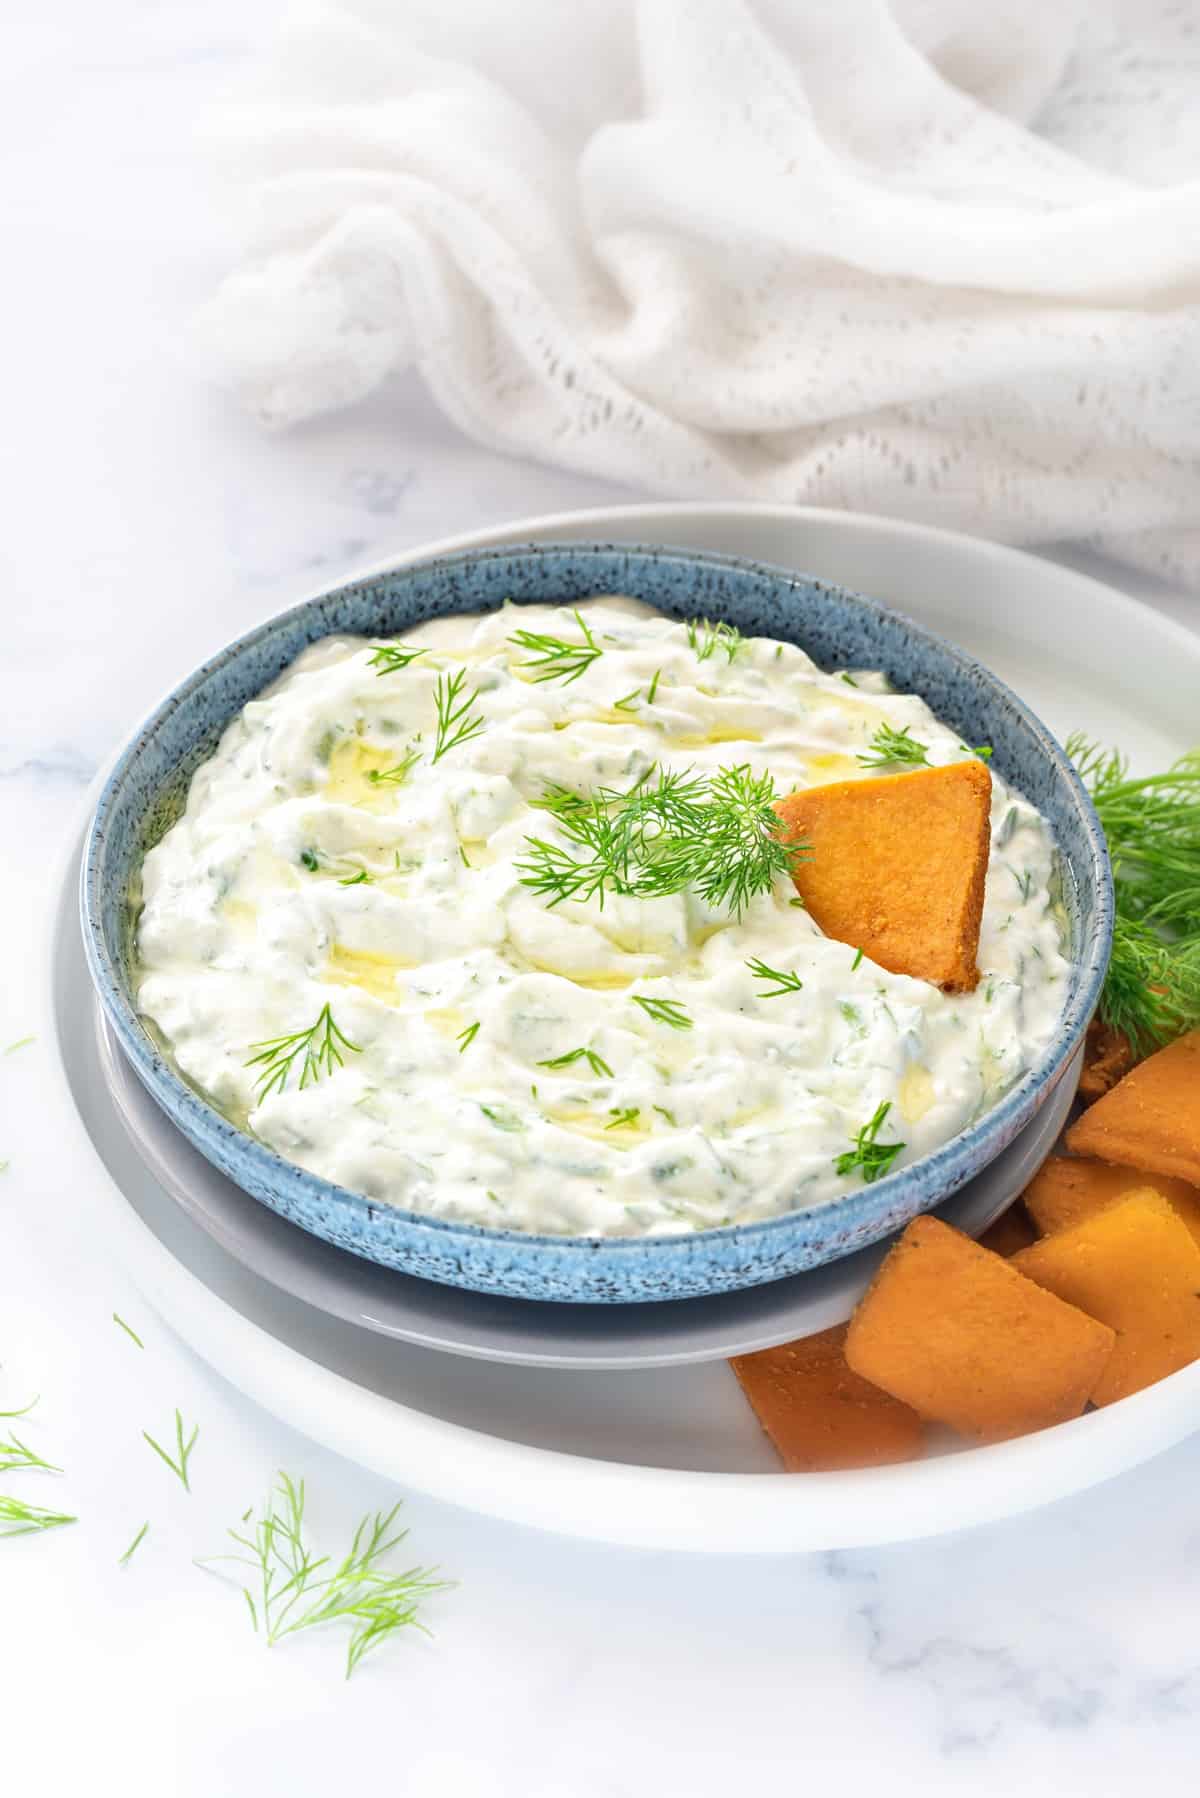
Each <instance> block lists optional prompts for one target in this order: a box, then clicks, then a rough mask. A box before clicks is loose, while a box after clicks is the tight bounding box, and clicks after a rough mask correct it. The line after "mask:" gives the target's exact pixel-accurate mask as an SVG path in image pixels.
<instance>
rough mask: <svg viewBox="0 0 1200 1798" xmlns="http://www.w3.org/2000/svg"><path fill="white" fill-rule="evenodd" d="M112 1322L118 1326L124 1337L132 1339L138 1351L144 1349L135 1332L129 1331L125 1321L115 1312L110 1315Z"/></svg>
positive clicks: (143, 1344)
mask: <svg viewBox="0 0 1200 1798" xmlns="http://www.w3.org/2000/svg"><path fill="white" fill-rule="evenodd" d="M112 1320H113V1322H114V1323H115V1324H117V1325H119V1327H120V1328H121V1329H122V1330H124V1332H125V1334H126V1336H129V1337H132V1339H133V1341H134V1342H136V1343H137V1345H138V1347H139V1348H140V1349H144V1348H145V1346H146V1345H145V1343H144V1342H143V1341H142V1339H141V1337H140V1336H139V1335H138V1333H137V1331H136V1330H131V1329H130V1327H129V1325H128V1324H127V1323H126V1322H125V1319H124V1318H123V1317H119V1316H118V1315H117V1313H116V1312H115V1311H114V1312H113V1314H112Z"/></svg>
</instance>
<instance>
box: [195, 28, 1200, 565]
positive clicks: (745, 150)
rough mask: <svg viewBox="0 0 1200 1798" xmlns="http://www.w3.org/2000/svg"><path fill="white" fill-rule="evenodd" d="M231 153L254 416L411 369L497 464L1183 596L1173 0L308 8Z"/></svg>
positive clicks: (1188, 370)
mask: <svg viewBox="0 0 1200 1798" xmlns="http://www.w3.org/2000/svg"><path fill="white" fill-rule="evenodd" d="M232 144H233V147H234V153H235V159H236V161H235V166H236V173H237V176H238V178H239V180H241V181H243V182H248V183H249V195H250V198H251V201H252V214H251V223H250V229H249V233H248V244H247V260H246V265H245V267H244V269H243V270H242V271H241V272H239V273H236V274H234V275H233V276H231V277H230V278H229V279H228V280H227V281H226V282H225V283H224V285H223V286H222V287H221V289H220V291H219V292H218V293H217V295H216V296H215V298H214V300H213V301H212V302H211V304H210V305H209V306H208V307H206V309H205V311H204V313H203V315H202V317H201V319H200V321H199V329H200V332H201V336H202V339H203V342H204V344H205V346H206V353H207V354H208V355H209V356H210V357H211V359H212V361H213V363H214V364H215V366H216V367H217V368H218V370H219V372H220V374H221V376H222V378H224V379H225V380H226V381H227V382H229V383H230V384H231V385H232V386H233V387H234V388H235V389H236V390H237V392H238V393H239V394H240V395H241V396H242V397H243V399H244V400H245V401H246V403H247V404H248V405H249V406H250V407H251V408H252V409H253V411H254V412H255V413H256V414H257V416H258V417H259V418H260V419H262V420H263V421H264V422H266V423H269V424H272V425H288V424H291V423H294V422H295V421H297V420H300V419H304V418H307V417H310V416H311V415H313V414H315V413H319V412H322V411H324V410H326V409H329V408H334V407H343V406H348V405H351V404H353V403H354V402H355V401H357V400H359V399H361V398H362V397H363V396H364V395H366V394H368V393H370V392H371V391H372V389H374V388H377V387H380V386H381V385H383V384H384V383H386V381H387V379H388V377H389V376H390V375H392V374H394V373H395V372H396V371H399V370H402V369H404V368H405V367H406V366H408V365H410V364H412V363H413V362H415V363H416V364H417V365H419V367H420V368H421V369H422V370H423V372H424V375H425V377H426V379H427V380H428V383H429V385H430V388H431V389H432V391H433V393H434V394H435V395H436V397H437V399H438V401H439V402H440V404H441V405H442V406H443V407H444V409H445V411H446V412H447V413H448V414H449V415H450V416H451V418H453V419H455V420H456V421H457V422H458V424H459V425H460V426H461V427H462V429H463V430H464V431H467V432H469V433H470V434H471V436H473V437H475V438H477V439H479V440H481V441H483V442H485V443H488V444H491V445H494V446H496V447H498V448H501V449H505V450H511V451H515V452H520V453H524V454H527V455H532V456H535V457H540V458H542V459H545V460H550V461H554V462H559V463H562V464H566V465H569V466H571V467H573V468H575V469H579V470H587V471H591V472H594V473H597V474H600V475H604V476H609V477H611V478H613V479H616V480H620V481H625V482H631V483H634V484H641V485H643V486H645V487H646V488H648V489H652V490H654V491H655V492H658V493H670V494H673V495H677V496H678V495H685V496H686V495H694V496H709V497H717V496H719V497H726V498H728V497H753V498H758V499H773V500H783V501H794V502H798V503H807V504H814V505H828V506H837V507H849V508H861V509H870V510H874V511H882V512H888V513H893V514H901V515H905V516H908V517H912V518H917V519H924V520H929V521H934V522H939V523H945V524H950V525H955V526H961V527H964V528H968V529H972V530H977V531H981V532H984V533H986V534H988V535H991V536H993V537H997V538H1001V539H1004V540H1007V541H1013V542H1031V541H1045V540H1048V539H1055V538H1085V539H1090V540H1092V541H1094V542H1096V543H1098V544H1099V545H1100V546H1102V547H1104V548H1106V549H1108V550H1110V551H1115V552H1116V553H1117V554H1119V555H1122V556H1124V557H1126V558H1128V559H1129V560H1130V561H1132V562H1134V563H1137V564H1139V565H1141V566H1143V567H1147V568H1151V569H1157V570H1159V571H1161V572H1163V573H1165V574H1168V575H1171V576H1173V577H1175V578H1177V579H1183V580H1186V581H1190V582H1193V583H1197V582H1200V4H1197V3H1196V0H1182V3H1180V0H1176V3H1174V4H1170V3H1167V0H1092V3H1091V4H1086V5H1085V4H1082V3H1079V4H1076V3H1075V0H986V3H982V0H891V3H890V4H888V3H887V0H504V3H503V4H501V3H500V0H343V3H342V4H341V5H340V6H339V7H338V8H337V9H336V10H330V11H325V12H321V13H316V14H313V15H311V16H308V17H306V19H305V20H304V21H303V23H300V24H294V25H293V26H292V27H291V28H290V29H289V35H288V38H287V40H286V42H285V43H284V44H283V45H282V47H281V50H280V54H279V56H278V57H277V59H276V60H275V62H274V64H273V66H272V67H271V68H270V69H269V70H268V71H267V79H266V82H265V84H264V89H263V91H262V92H260V93H259V94H258V95H257V96H255V97H254V98H253V99H252V100H246V101H245V102H243V103H242V104H241V105H240V106H239V107H238V108H237V110H236V112H235V113H234V115H233V118H232Z"/></svg>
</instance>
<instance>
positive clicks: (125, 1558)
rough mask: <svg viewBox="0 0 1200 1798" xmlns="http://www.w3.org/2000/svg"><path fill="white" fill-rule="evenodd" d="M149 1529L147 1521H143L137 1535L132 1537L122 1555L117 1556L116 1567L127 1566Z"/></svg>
mask: <svg viewBox="0 0 1200 1798" xmlns="http://www.w3.org/2000/svg"><path fill="white" fill-rule="evenodd" d="M149 1529H150V1525H149V1523H148V1522H147V1523H144V1524H143V1525H142V1527H141V1529H140V1530H139V1531H138V1533H137V1535H136V1536H135V1537H134V1538H133V1541H132V1542H131V1543H130V1544H129V1547H128V1548H127V1549H126V1550H125V1553H124V1554H123V1555H118V1557H117V1566H118V1567H128V1565H129V1563H130V1561H131V1560H132V1559H133V1557H134V1555H135V1554H136V1553H137V1550H138V1549H139V1548H140V1547H141V1545H142V1543H143V1542H144V1541H145V1539H146V1536H147V1534H148V1532H149Z"/></svg>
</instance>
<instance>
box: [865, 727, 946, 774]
mask: <svg viewBox="0 0 1200 1798" xmlns="http://www.w3.org/2000/svg"><path fill="white" fill-rule="evenodd" d="M856 760H857V761H858V762H859V763H860V765H861V766H862V767H864V768H887V767H890V766H891V765H892V764H893V763H895V762H905V763H907V764H908V765H909V766H910V767H928V765H929V755H928V753H927V750H926V745H925V744H924V743H920V742H918V741H917V739H916V737H914V736H913V735H912V733H911V732H910V730H909V728H908V726H907V724H906V725H905V726H904V728H903V729H902V730H893V729H892V727H891V725H890V724H881V725H880V726H879V729H878V730H877V731H876V732H875V735H874V736H873V737H872V738H871V741H870V743H869V744H868V745H867V749H866V752H865V754H862V755H859V756H858V757H857V758H856Z"/></svg>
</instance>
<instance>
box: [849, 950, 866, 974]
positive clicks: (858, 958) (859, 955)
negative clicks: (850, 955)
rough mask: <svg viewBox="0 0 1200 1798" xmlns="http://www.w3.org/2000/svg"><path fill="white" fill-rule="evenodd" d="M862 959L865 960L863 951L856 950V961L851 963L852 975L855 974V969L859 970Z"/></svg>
mask: <svg viewBox="0 0 1200 1798" xmlns="http://www.w3.org/2000/svg"><path fill="white" fill-rule="evenodd" d="M862 958H863V952H862V950H861V949H858V950H856V951H855V955H854V960H853V961H852V962H851V963H850V972H851V973H852V974H853V972H854V970H855V968H857V967H858V965H859V963H860V962H861V961H862Z"/></svg>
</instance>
